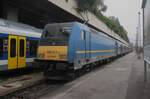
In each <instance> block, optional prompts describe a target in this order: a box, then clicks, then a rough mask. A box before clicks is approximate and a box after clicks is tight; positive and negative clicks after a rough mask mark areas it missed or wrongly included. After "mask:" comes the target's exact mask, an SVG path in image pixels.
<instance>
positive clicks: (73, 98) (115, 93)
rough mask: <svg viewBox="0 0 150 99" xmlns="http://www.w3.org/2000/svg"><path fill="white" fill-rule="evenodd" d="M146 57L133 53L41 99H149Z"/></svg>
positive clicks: (149, 84) (149, 85)
mask: <svg viewBox="0 0 150 99" xmlns="http://www.w3.org/2000/svg"><path fill="white" fill-rule="evenodd" d="M143 64H144V63H143V60H142V58H141V59H138V58H137V55H136V54H135V53H134V52H133V53H130V54H128V55H126V56H124V57H122V58H119V59H117V60H115V61H113V62H111V63H108V64H106V65H104V66H100V67H99V68H97V69H95V70H93V71H91V72H90V73H88V74H86V75H84V76H82V77H80V78H77V79H76V80H74V81H72V82H70V83H67V84H65V85H64V86H62V87H60V88H58V89H57V90H55V91H52V92H50V93H49V94H47V95H44V96H42V97H41V99H149V96H148V92H149V89H150V88H149V87H150V83H149V81H148V82H147V83H145V82H144V76H143V74H144V73H143V72H144V66H143Z"/></svg>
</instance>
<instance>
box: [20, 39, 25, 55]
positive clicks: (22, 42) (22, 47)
mask: <svg viewBox="0 0 150 99" xmlns="http://www.w3.org/2000/svg"><path fill="white" fill-rule="evenodd" d="M19 55H20V57H24V40H20V51H19Z"/></svg>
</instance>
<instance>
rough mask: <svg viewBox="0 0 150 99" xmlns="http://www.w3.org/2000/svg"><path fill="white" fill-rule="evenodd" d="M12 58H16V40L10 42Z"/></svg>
mask: <svg viewBox="0 0 150 99" xmlns="http://www.w3.org/2000/svg"><path fill="white" fill-rule="evenodd" d="M10 57H16V39H11V40H10Z"/></svg>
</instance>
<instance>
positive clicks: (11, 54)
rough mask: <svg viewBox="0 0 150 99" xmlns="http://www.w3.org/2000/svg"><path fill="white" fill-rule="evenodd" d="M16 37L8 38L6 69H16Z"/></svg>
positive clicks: (10, 36)
mask: <svg viewBox="0 0 150 99" xmlns="http://www.w3.org/2000/svg"><path fill="white" fill-rule="evenodd" d="M17 50H18V49H17V36H12V35H9V37H8V69H16V68H17V61H18V60H17V54H18V52H17Z"/></svg>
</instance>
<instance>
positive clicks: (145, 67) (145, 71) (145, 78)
mask: <svg viewBox="0 0 150 99" xmlns="http://www.w3.org/2000/svg"><path fill="white" fill-rule="evenodd" d="M144 82H147V63H146V61H144Z"/></svg>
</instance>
